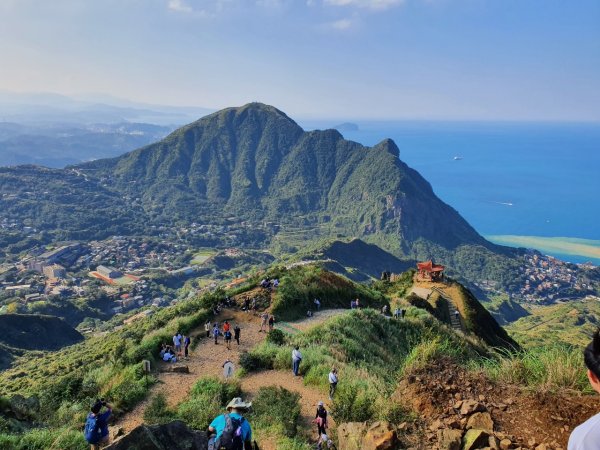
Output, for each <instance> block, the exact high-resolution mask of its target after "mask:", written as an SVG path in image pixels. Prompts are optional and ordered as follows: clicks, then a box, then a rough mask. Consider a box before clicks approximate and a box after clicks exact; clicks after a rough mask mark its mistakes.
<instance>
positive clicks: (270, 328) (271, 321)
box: [269, 314, 275, 331]
mask: <svg viewBox="0 0 600 450" xmlns="http://www.w3.org/2000/svg"><path fill="white" fill-rule="evenodd" d="M274 325H275V316H274V315H272V314H271V316H270V317H269V331H273V326H274Z"/></svg>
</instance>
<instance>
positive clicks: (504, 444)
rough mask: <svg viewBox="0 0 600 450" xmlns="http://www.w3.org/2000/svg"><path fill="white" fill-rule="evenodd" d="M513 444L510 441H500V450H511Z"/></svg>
mask: <svg viewBox="0 0 600 450" xmlns="http://www.w3.org/2000/svg"><path fill="white" fill-rule="evenodd" d="M512 446H513V445H512V442H511V440H510V439H502V440H501V441H500V450H509V449H511V448H512Z"/></svg>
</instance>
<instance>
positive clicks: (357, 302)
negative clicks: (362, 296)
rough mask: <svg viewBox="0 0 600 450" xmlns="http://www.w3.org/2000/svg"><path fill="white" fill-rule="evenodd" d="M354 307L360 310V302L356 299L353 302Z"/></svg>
mask: <svg viewBox="0 0 600 450" xmlns="http://www.w3.org/2000/svg"><path fill="white" fill-rule="evenodd" d="M354 306H356V309H360V302H359V300H358V298H357V299H356V301H355V302H354Z"/></svg>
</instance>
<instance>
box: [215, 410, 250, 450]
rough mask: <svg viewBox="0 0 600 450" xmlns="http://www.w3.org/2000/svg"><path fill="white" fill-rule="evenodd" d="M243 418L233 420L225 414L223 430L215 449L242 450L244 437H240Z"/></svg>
mask: <svg viewBox="0 0 600 450" xmlns="http://www.w3.org/2000/svg"><path fill="white" fill-rule="evenodd" d="M244 420H245V419H244V418H243V417H242V418H240V419H237V418H234V417H231V416H230V415H229V414H225V429H224V430H223V433H221V436H220V437H219V439H218V442H216V444H217V445H215V449H221V448H224V449H226V450H243V449H244V437H243V436H242V424H243V423H244Z"/></svg>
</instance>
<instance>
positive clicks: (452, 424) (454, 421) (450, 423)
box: [446, 419, 462, 430]
mask: <svg viewBox="0 0 600 450" xmlns="http://www.w3.org/2000/svg"><path fill="white" fill-rule="evenodd" d="M446 425H448V428H455V429H457V430H458V429H460V428H462V426H461V424H460V420H458V419H452V420H449V421H448V422H446Z"/></svg>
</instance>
